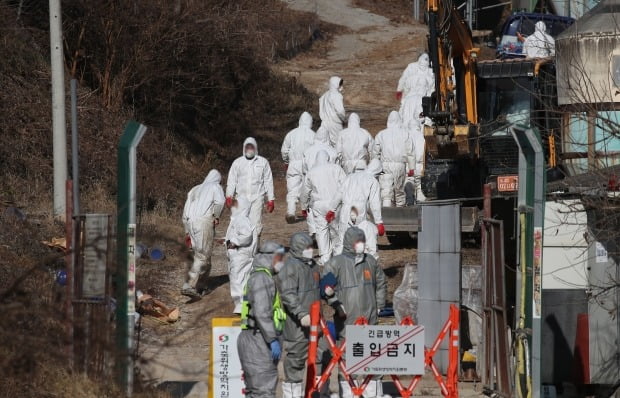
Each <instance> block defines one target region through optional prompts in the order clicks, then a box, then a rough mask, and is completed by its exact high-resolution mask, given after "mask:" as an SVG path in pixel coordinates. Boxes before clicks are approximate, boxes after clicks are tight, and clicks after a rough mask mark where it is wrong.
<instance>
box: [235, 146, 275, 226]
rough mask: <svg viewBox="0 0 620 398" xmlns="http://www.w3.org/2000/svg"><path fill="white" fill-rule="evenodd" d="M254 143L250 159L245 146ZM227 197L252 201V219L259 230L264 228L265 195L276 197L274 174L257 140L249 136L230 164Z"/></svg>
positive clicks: (268, 197) (269, 197) (269, 199)
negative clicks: (240, 153) (253, 151)
mask: <svg viewBox="0 0 620 398" xmlns="http://www.w3.org/2000/svg"><path fill="white" fill-rule="evenodd" d="M247 144H252V145H254V148H256V153H255V154H254V156H253V157H252V158H250V159H248V157H246V156H245V146H246V145H247ZM226 183H227V185H226V197H227V198H233V197H234V196H235V195H237V197H244V198H245V199H246V200H247V201H248V202H250V220H251V221H252V225H253V226H254V227H255V228H256V230H257V231H258V234H259V235H260V233H261V232H262V230H263V224H262V218H263V204H264V203H265V196H267V200H268V201H269V202H271V201H273V200H274V199H275V196H274V192H273V175H272V174H271V167H270V166H269V161H267V159H265V158H264V157H262V156H259V155H258V145H257V144H256V140H255V139H254V138H252V137H248V138H246V139H245V141H244V142H243V154H242V156H240V157H238V158H237V159H236V160H235V161H234V162H233V164H232V166H230V170H229V172H228V180H227V181H226Z"/></svg>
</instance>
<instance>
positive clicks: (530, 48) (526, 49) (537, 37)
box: [523, 21, 555, 58]
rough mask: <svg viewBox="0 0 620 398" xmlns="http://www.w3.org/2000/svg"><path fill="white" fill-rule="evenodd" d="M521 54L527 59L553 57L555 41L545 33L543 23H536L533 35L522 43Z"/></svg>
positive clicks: (545, 29) (545, 28)
mask: <svg viewBox="0 0 620 398" xmlns="http://www.w3.org/2000/svg"><path fill="white" fill-rule="evenodd" d="M523 54H525V56H526V57H528V58H544V57H552V56H554V55H555V39H554V38H553V37H552V36H551V35H550V34H548V33H547V25H545V22H544V21H538V22H536V25H534V33H533V34H531V35H530V36H528V37H527V38H526V39H525V42H524V43H523Z"/></svg>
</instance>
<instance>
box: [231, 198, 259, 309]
mask: <svg viewBox="0 0 620 398" xmlns="http://www.w3.org/2000/svg"><path fill="white" fill-rule="evenodd" d="M249 215H250V203H249V202H248V201H247V200H246V199H245V198H244V197H239V198H237V207H234V206H233V207H232V208H231V216H230V224H229V225H228V230H227V231H226V247H227V250H226V254H227V256H228V275H229V279H230V295H231V296H232V299H233V303H234V304H235V309H234V311H233V312H234V313H235V314H239V313H241V299H242V298H243V286H245V283H246V282H247V280H248V277H249V274H250V270H251V269H252V260H253V258H254V253H255V252H256V246H257V245H258V232H257V231H256V228H255V227H254V225H253V224H252V222H251V221H250V218H249Z"/></svg>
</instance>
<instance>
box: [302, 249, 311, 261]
mask: <svg viewBox="0 0 620 398" xmlns="http://www.w3.org/2000/svg"><path fill="white" fill-rule="evenodd" d="M301 256H302V257H303V258H307V259H311V258H313V257H314V250H313V249H306V250H304V251H303V252H301Z"/></svg>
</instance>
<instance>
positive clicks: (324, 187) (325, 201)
mask: <svg viewBox="0 0 620 398" xmlns="http://www.w3.org/2000/svg"><path fill="white" fill-rule="evenodd" d="M345 177H346V175H345V173H344V171H343V170H342V168H341V167H340V166H338V165H337V164H334V163H329V155H328V154H327V152H319V154H318V155H317V159H316V166H315V167H314V168H313V169H312V170H310V171H309V172H308V175H306V181H305V183H304V187H303V189H302V191H301V204H302V206H304V207H305V208H307V209H309V213H312V216H313V217H312V218H313V220H314V229H315V234H316V243H317V246H318V247H319V256H320V257H321V259H320V263H321V264H325V263H326V262H327V261H328V260H329V259H330V258H331V257H332V253H333V251H334V244H335V242H336V240H337V239H338V231H337V228H336V225H335V223H328V222H327V220H326V219H325V216H326V215H327V213H328V212H329V211H330V210H331V209H332V208H331V204H332V200H333V198H334V197H336V195H337V194H338V190H339V189H340V186H341V185H342V183H343V182H344V180H345Z"/></svg>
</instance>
